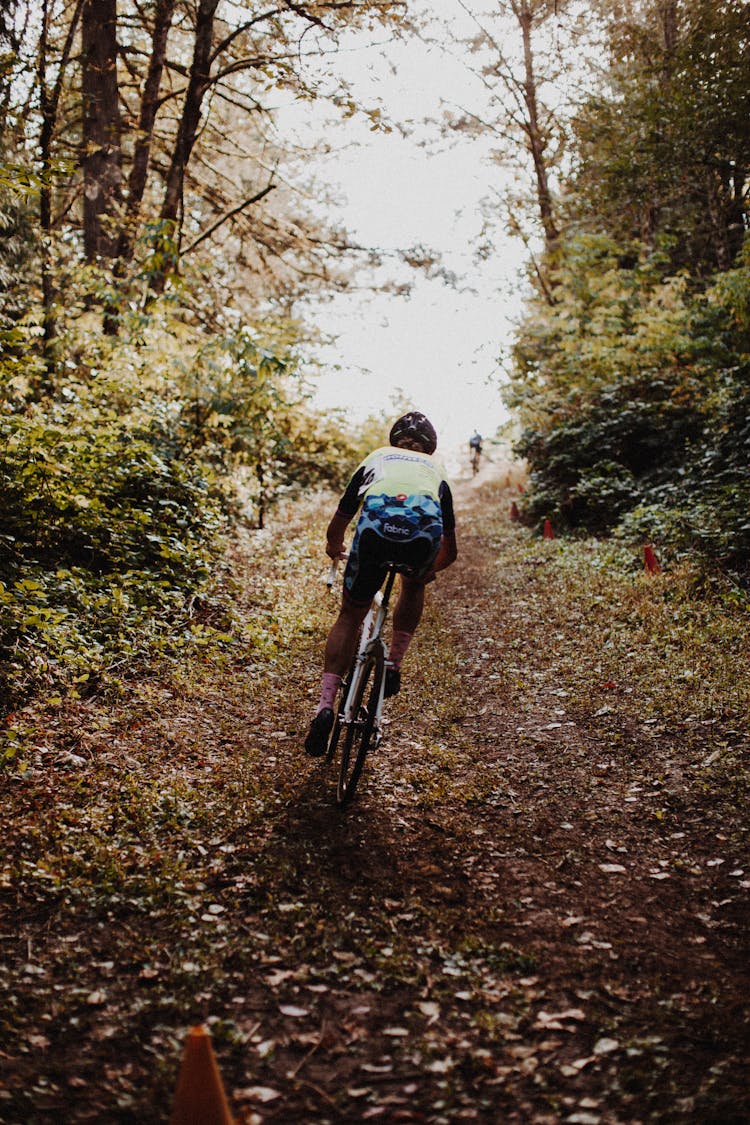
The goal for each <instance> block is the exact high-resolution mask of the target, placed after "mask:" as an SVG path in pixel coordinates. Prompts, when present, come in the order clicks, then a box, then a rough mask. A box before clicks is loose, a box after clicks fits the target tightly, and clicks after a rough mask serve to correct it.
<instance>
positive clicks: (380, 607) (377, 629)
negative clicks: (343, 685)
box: [341, 564, 396, 744]
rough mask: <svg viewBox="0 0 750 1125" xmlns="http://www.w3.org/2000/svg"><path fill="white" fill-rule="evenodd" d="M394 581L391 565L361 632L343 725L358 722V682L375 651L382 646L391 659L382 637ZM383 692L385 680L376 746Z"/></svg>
mask: <svg viewBox="0 0 750 1125" xmlns="http://www.w3.org/2000/svg"><path fill="white" fill-rule="evenodd" d="M395 577H396V567H395V566H394V565H393V564H391V566H390V567H389V568H388V577H387V578H386V582H385V586H384V587H383V589H382V590H378V592H377V594H376V595H375V597H374V598H373V604H372V605H371V606H370V609H369V610H368V612H367V616H366V617H365V619H364V621H363V622H362V632H361V633H360V638H359V644H358V646H357V654H356V657H355V661H354V672H353V674H352V678H351V683H350V684H349V687H348V691H347V693H346V704H345V707H344V713H343V715H342V719H341V721H342V723H345V724H346V723H351V722H352V721H353V719H354V718H356V716H355V715H353V714H352V711H353V707H354V703H353V701H354V699H355V698H356V695H357V688H358V687H359V681H360V679H361V677H362V670H363V668H364V666H365V662H366V660H367V657H368V656H369V654H370V652H371V651H372V649H373V648H374V647H375V646H376V645H377V644H381V645H382V646H383V657H384V659H385V660H387V659H388V646H387V645H386V643H385V641H384V640H383V636H382V633H383V626H384V625H385V619H386V616H387V614H388V602H389V601H390V597H391V590H392V589H393V582H394V579H395ZM384 690H385V680H383V682H382V683H381V685H380V694H379V696H378V702H377V707H376V709H375V724H374V725H375V730H376V732H377V734H376V739H375V741H376V744H377V743H378V742H379V741H380V736H381V729H380V720H381V716H382V713H383V693H384Z"/></svg>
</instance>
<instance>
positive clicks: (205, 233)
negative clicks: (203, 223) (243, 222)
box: [182, 184, 276, 258]
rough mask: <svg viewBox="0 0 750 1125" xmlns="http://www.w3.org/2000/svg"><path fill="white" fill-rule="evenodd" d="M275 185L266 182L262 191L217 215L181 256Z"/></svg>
mask: <svg viewBox="0 0 750 1125" xmlns="http://www.w3.org/2000/svg"><path fill="white" fill-rule="evenodd" d="M275 187H276V184H268V186H267V187H264V188H263V190H262V191H259V192H257V193H256V194H255V195H252V196H251V197H250V199H245V200H244V201H243V202H242V203H238V204H237V206H236V207H232V209H231V210H230V211H226V212H225V213H224V214H223V215H221V216H219V218H218V219H217V220H216V222H215V223H214V224H213V225H212V226H210V227H209V228H208V230H204V231H203V233H202V234H199V235H198V237H197V238H196V239H195V241H194V242H191V243H190V245H189V246H186V247H185V249H184V250H183V251H182V257H183V258H184V257H185V255H186V254H189V253H190V251H191V250H195V248H196V246H200V244H201V242H205V240H206V239H207V238H210V237H211V235H212V234H213V233H214V231H217V230H218V229H219V227H220V226H222V225H223V224H224V223H226V222H227V221H228V220H229V219H231V218H232V217H233V216H234V215H238V214H239V213H240V211H244V210H245V208H246V207H250V206H251V205H252V204H253V203H257V202H258V201H259V200H261V199H262V198H263V196H264V195H268V193H269V191H273V189H274V188H275Z"/></svg>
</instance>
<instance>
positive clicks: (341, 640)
mask: <svg viewBox="0 0 750 1125" xmlns="http://www.w3.org/2000/svg"><path fill="white" fill-rule="evenodd" d="M369 608H370V607H369V606H367V605H352V603H351V602H349V601H347V600H346V598H343V599H342V601H341V609H340V611H339V615H338V617H337V618H336V620H335V621H334V623H333V625H332V626H331V631H330V633H329V634H328V640H327V641H326V650H325V657H324V661H323V671H324V672H333V673H334V675H337V676H345V675H346V673H347V672H348V671H349V665H350V664H351V662H352V659H353V657H354V651H355V649H356V647H357V635H358V633H359V627H360V625H361V624H362V622H363V621H364V619H365V617H366V616H367V611H368V609H369Z"/></svg>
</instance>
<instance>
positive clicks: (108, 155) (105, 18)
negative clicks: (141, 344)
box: [81, 0, 121, 262]
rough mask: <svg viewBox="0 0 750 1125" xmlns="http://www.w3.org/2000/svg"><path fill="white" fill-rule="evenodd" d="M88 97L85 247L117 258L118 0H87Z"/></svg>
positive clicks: (93, 256) (92, 254) (84, 86)
mask: <svg viewBox="0 0 750 1125" xmlns="http://www.w3.org/2000/svg"><path fill="white" fill-rule="evenodd" d="M81 56H82V68H83V69H82V79H81V92H82V95H83V159H82V167H83V187H84V192H83V245H84V252H85V255H86V260H87V261H89V262H94V261H96V260H97V259H98V258H114V257H115V256H116V254H117V244H118V241H119V240H118V237H117V236H116V233H115V231H114V229H112V228H111V226H110V225H109V224H108V223H107V221H106V220H107V219H108V218H109V217H111V216H112V214H113V211H114V210H115V208H116V206H117V204H118V202H119V200H120V188H121V152H120V107H119V97H118V87H117V8H116V0H85V2H84V5H83V15H82V20H81Z"/></svg>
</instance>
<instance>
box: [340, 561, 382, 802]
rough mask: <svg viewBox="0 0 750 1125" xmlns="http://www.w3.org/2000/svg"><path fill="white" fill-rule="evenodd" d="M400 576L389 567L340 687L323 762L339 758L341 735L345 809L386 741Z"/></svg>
mask: <svg viewBox="0 0 750 1125" xmlns="http://www.w3.org/2000/svg"><path fill="white" fill-rule="evenodd" d="M335 571H336V564H335V563H334V564H333V566H332V567H331V571H330V574H329V576H328V586H329V587H331V586H332V585H333V581H334V577H335ZM397 573H398V566H397V564H396V563H391V564H390V566H389V567H388V573H387V576H386V579H385V585H384V587H383V589H382V590H379V591H378V592H377V594H376V595H375V598H374V599H373V604H372V606H371V607H370V610H369V611H368V614H367V616H366V617H365V619H364V621H363V623H362V629H361V631H360V636H359V643H358V645H357V651H356V653H355V655H354V659H353V660H352V664H351V667H350V669H349V674H348V675H347V676H346V677H345V679H344V681H343V683H342V685H341V694H340V696H339V705H338V710H337V712H336V718H335V719H334V723H333V728H332V730H331V734H330V738H329V741H328V749H327V750H326V755H325V761H326V763H330V762H331V761H332V760H333V757H334V755H335V753H336V747H337V746H338V743H339V739H340V737H341V733H342V730H343V731H344V732H345V733H344V741H343V744H342V747H341V761H340V763H339V776H338V784H337V787H336V799H337V801H338V805H339V807H340V808H342V809H344V808H346V806H347V805H348V804H349V803H350V802H351V800H352V798H353V797H354V793H355V791H356V788H357V782H358V781H359V779H360V776H361V774H362V770H363V768H364V764H365V758H366V757H367V751H368V750H369V749H370V747H372V748H373V749H377V747H378V746H379V745H380V743H381V740H382V738H383V725H382V715H383V697H384V696H383V693H384V690H385V668H386V662H387V660H388V647H387V645H386V643H385V641H384V640H383V626H384V625H385V621H386V617H387V615H388V602H389V601H390V597H391V591H392V589H393V582H394V579H395V577H396V574H397Z"/></svg>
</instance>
